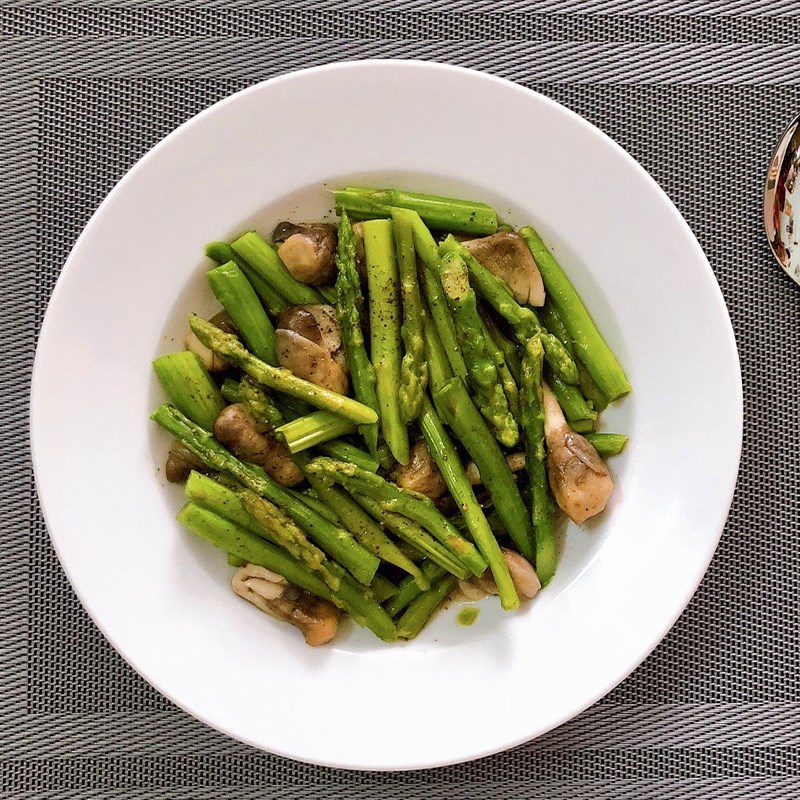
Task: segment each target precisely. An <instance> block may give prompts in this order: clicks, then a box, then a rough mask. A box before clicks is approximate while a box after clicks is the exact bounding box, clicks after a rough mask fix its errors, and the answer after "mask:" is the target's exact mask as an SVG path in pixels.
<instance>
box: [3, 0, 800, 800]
mask: <svg viewBox="0 0 800 800" xmlns="http://www.w3.org/2000/svg"><path fill="white" fill-rule="evenodd" d="M798 16H800V4H798V3H797V2H771V3H766V2H747V1H746V0H739V2H727V3H723V2H704V3H700V2H686V3H682V2H675V1H673V0H663V2H655V1H653V2H639V3H631V2H624V1H623V0H616V1H615V0H588V1H587V2H577V0H561V2H555V1H554V2H531V1H526V2H522V0H506V1H495V2H480V3H478V2H473V1H472V0H434V2H431V3H425V2H420V1H419V0H395V2H389V3H386V2H377V1H376V2H367V3H343V2H339V0H336V1H335V2H332V3H330V2H329V3H314V2H312V3H307V2H306V3H304V2H300V0H281V1H279V2H272V3H254V2H237V3H235V4H234V3H224V2H215V1H214V2H205V3H196V2H186V1H183V0H172V1H171V2H166V1H165V2H153V1H152V0H147V1H146V2H119V1H118V2H114V1H113V0H112V1H108V0H107V1H106V2H70V3H65V2H59V3H56V2H41V1H39V2H14V3H10V2H5V1H4V2H0V30H1V31H2V33H3V37H4V42H3V49H2V60H1V61H0V76H2V86H3V89H2V92H0V108H1V109H2V113H0V134H2V135H0V143H1V144H0V159H1V160H2V161H1V163H0V166H1V167H2V168H0V187H2V188H1V189H0V207H2V219H3V222H4V224H3V225H2V228H0V238H2V240H3V243H4V252H5V253H6V257H5V259H4V260H3V262H2V264H0V273H1V274H2V280H1V282H0V287H2V291H0V305H1V306H2V314H0V319H2V320H3V324H4V325H5V332H6V336H5V337H4V340H3V341H4V345H5V347H6V348H8V349H10V350H11V355H12V356H13V358H10V359H9V360H8V362H6V366H5V368H4V369H3V371H2V374H0V384H2V392H1V393H0V395H1V396H2V398H3V399H2V402H3V404H4V413H3V415H2V417H1V418H0V426H2V433H3V436H2V441H3V453H4V456H3V470H2V473H3V477H2V480H3V491H2V494H1V495H0V496H1V497H2V504H3V516H2V519H3V521H4V522H3V531H2V536H0V550H2V556H3V557H2V564H3V569H2V572H0V589H1V590H2V595H1V596H2V601H1V602H0V711H1V712H2V713H0V792H2V793H3V796H7V797H13V798H45V797H53V798H55V797H82V798H83V797H104V798H110V797H130V798H151V797H152V798H156V797H166V796H168V797H170V798H183V797H186V798H189V797H191V798H227V797H231V798H233V797H235V798H238V799H239V800H243V799H244V798H250V797H252V798H256V797H258V798H263V797H265V796H281V797H287V798H293V797H297V798H305V797H309V796H314V797H333V796H336V797H341V796H346V797H352V798H359V797H379V796H380V797H386V798H391V797H401V796H406V797H407V796H412V797H415V796H420V797H422V796H424V797H426V798H429V797H448V798H451V800H457V798H462V797H464V798H467V797H469V798H474V797H475V796H476V794H478V795H481V796H487V797H492V798H495V797H496V798H503V800H506V799H507V798H516V797H520V798H522V797H524V798H538V797H541V798H548V799H549V800H557V799H558V798H615V799H617V798H637V799H640V800H641V799H643V798H659V800H669V799H670V798H681V800H684V799H685V798H694V797H698V798H700V797H702V798H715V799H716V798H740V797H744V796H748V797H759V798H788V797H796V796H798V795H800V758H799V757H798V756H799V750H798V746H799V745H800V669H799V668H798V665H800V633H798V631H800V625H799V624H798V623H800V613H798V612H800V580H799V579H798V574H800V556H799V555H798V547H797V544H796V533H797V530H798V527H800V502H798V497H799V496H800V491H799V490H800V450H799V449H798V433H800V371H798V363H799V360H800V337H797V336H796V335H794V336H793V335H790V333H789V332H790V331H796V330H798V314H799V313H800V290H799V289H798V288H797V287H795V286H794V285H793V284H792V283H791V282H790V281H789V280H788V279H787V278H786V276H785V275H783V274H782V273H781V272H780V271H779V270H778V268H777V267H776V266H775V265H774V264H773V262H772V260H771V256H770V254H769V252H768V249H767V246H766V242H765V240H764V237H763V234H762V227H761V210H760V209H761V192H762V184H763V174H764V169H765V166H766V164H767V161H768V159H769V156H770V153H771V148H772V146H773V144H774V142H775V141H776V139H777V137H778V136H779V134H780V132H781V130H782V128H783V127H784V126H785V124H786V123H787V122H788V120H789V119H791V118H792V117H793V116H794V115H795V114H796V113H797V112H798V111H800V68H798V62H797V57H796V49H795V48H793V47H791V46H790V45H789V44H788V43H789V42H791V41H792V38H791V37H792V35H793V34H795V32H796V26H797V22H798ZM365 57H407V58H419V59H429V60H439V61H445V62H449V63H455V64H461V65H464V66H469V67H474V68H478V69H483V70H486V71H488V72H491V73H494V74H496V75H500V76H502V77H506V78H510V79H512V80H515V81H517V82H519V83H520V84H522V85H525V86H529V87H531V88H534V89H537V90H539V91H541V92H543V93H544V94H546V95H549V96H550V97H553V98H555V99H556V100H558V101H560V102H562V103H564V104H565V105H567V106H568V107H570V108H572V109H574V110H575V111H577V112H579V113H580V114H583V115H584V116H585V117H587V118H588V119H589V120H590V121H591V122H593V123H595V124H596V125H598V126H599V127H601V128H602V129H603V130H604V131H606V132H607V133H608V134H609V135H611V136H612V137H613V138H614V139H616V140H617V141H618V142H619V143H620V144H622V145H623V146H624V147H625V148H626V149H627V150H628V151H629V152H630V153H632V154H633V156H635V157H636V158H637V159H638V160H639V161H640V162H641V163H642V164H643V165H644V166H645V167H646V168H647V169H648V170H649V171H650V172H651V174H652V175H653V176H654V177H655V178H656V180H658V181H659V183H660V184H661V185H662V186H663V187H664V188H665V190H666V191H667V193H668V194H669V195H670V197H671V198H672V199H673V200H674V201H675V203H676V204H677V206H678V207H679V209H680V210H681V212H682V213H683V214H684V215H685V217H686V218H687V220H688V221H689V223H690V225H691V226H692V228H693V230H694V231H695V233H696V234H697V236H698V238H699V240H700V243H701V244H702V246H703V248H704V249H705V251H706V253H707V254H708V257H709V260H710V262H711V265H712V267H713V269H714V272H715V274H716V276H717V280H718V281H719V283H720V285H721V287H722V291H723V293H724V295H725V299H726V301H727V304H728V308H729V309H730V312H731V317H732V319H733V324H734V328H735V331H736V337H737V341H738V344H739V351H740V354H741V359H742V371H743V375H744V391H745V433H744V455H743V460H742V467H741V474H740V478H739V486H738V489H737V492H736V497H735V500H734V504H733V510H732V512H731V516H730V519H729V521H728V525H727V527H726V529H725V533H724V535H723V537H722V542H721V544H720V547H719V550H718V552H717V555H716V557H715V558H714V561H713V563H712V565H711V568H710V570H709V572H708V575H707V576H706V579H705V580H704V582H703V584H702V585H701V587H700V589H699V590H698V592H697V594H696V596H695V598H694V599H693V600H692V603H691V604H690V606H689V608H688V609H687V611H686V612H685V613H684V614H683V616H682V617H681V618H680V620H679V621H678V623H677V624H676V625H675V627H674V629H673V630H672V631H671V632H670V634H669V635H668V636H667V638H666V639H665V640H664V642H663V643H662V644H661V645H660V647H658V648H657V650H656V651H655V652H654V653H653V654H652V655H651V656H650V658H649V659H648V660H647V661H646V662H645V663H644V664H643V665H642V666H641V667H640V668H639V669H638V670H637V671H636V672H635V673H634V674H633V675H631V677H630V678H628V680H626V681H625V682H624V683H623V684H622V685H621V686H619V687H618V688H617V689H615V690H614V691H613V692H612V693H611V694H610V695H609V696H608V697H606V698H605V699H604V700H602V701H601V702H600V703H598V704H597V705H596V706H595V707H594V708H592V709H590V710H588V711H587V712H585V713H584V714H582V715H581V716H580V717H578V718H577V719H575V720H573V721H572V722H570V723H568V724H566V725H564V726H563V727H562V728H560V729H558V730H556V731H553V732H552V733H550V734H548V735H547V736H545V737H543V738H541V739H539V740H537V741H535V742H532V743H530V744H528V745H525V746H522V747H519V748H517V749H515V750H512V751H509V752H507V753H504V754H501V755H498V756H494V757H491V758H486V759H482V760H479V761H476V762H472V763H470V764H466V765H460V766H455V767H449V768H445V769H441V770H433V771H426V772H417V773H406V774H395V775H389V774H359V773H351V772H342V771H336V770H329V769H324V768H318V767H311V766H307V765H302V764H298V763H294V762H291V761H287V760H285V759H281V758H277V757H273V756H269V755H265V754H263V753H260V752H258V751H255V750H253V749H251V748H248V747H246V746H245V745H241V744H239V743H237V742H234V741H232V740H229V739H226V738H225V737H223V736H222V735H221V734H218V733H217V732H215V731H213V730H211V729H209V728H206V727H205V726H203V725H202V724H200V723H199V722H197V721H195V720H194V719H192V718H191V717H189V716H187V715H186V714H184V713H183V712H181V711H179V710H178V709H176V708H175V707H173V706H172V705H170V704H169V703H168V702H167V701H166V700H164V699H163V698H162V697H160V696H159V695H158V694H157V693H156V692H155V691H154V690H153V689H152V688H151V687H150V686H149V685H148V684H146V683H145V682H144V681H143V680H142V679H141V678H139V677H138V676H137V675H136V674H134V673H133V672H132V671H131V670H130V668H129V667H128V666H127V665H126V664H125V663H124V662H123V661H122V659H121V658H120V657H119V656H118V655H117V654H116V653H115V652H114V651H113V650H112V649H111V647H110V646H109V645H108V644H107V643H106V642H105V640H104V639H103V638H102V636H101V635H100V633H99V632H98V631H97V630H96V629H95V628H94V626H93V624H92V623H91V621H90V620H89V618H88V617H87V615H86V614H85V612H84V611H83V610H82V608H81V607H80V605H79V603H78V601H77V599H76V598H75V595H74V594H73V592H72V590H71V589H70V587H69V585H68V583H67V581H66V579H65V578H64V575H63V573H62V571H61V569H60V567H59V565H58V561H57V559H56V557H55V555H54V553H53V550H52V548H51V547H50V544H49V541H48V538H47V534H46V531H45V528H44V524H43V522H42V518H41V515H40V513H39V510H38V507H37V503H36V497H35V492H34V489H33V484H32V477H31V470H30V463H29V454H28V439H27V437H28V434H27V414H28V410H27V402H26V397H27V390H28V382H29V374H30V368H31V364H32V358H33V352H34V346H35V341H36V335H37V331H38V328H39V325H40V324H41V320H42V316H43V314H44V310H45V307H46V303H47V299H48V297H49V295H50V291H51V289H52V286H53V283H54V281H55V278H56V277H57V275H58V272H59V270H60V268H61V265H62V264H63V262H64V259H65V257H66V255H67V253H68V252H69V249H70V247H71V246H72V243H73V242H74V240H75V238H76V237H77V235H78V233H79V232H80V230H81V228H82V227H83V225H84V224H85V223H86V221H87V220H88V218H89V216H90V215H91V213H92V211H93V210H94V209H95V208H96V206H97V205H98V204H99V202H100V201H101V199H102V198H103V197H104V196H105V194H106V193H107V192H108V191H109V190H110V189H111V187H112V186H113V185H114V183H115V182H116V181H117V180H118V179H119V178H120V177H121V176H122V175H123V173H124V172H125V171H126V170H127V169H128V168H129V167H130V166H131V165H132V164H133V163H134V162H135V161H136V160H137V159H138V158H139V157H140V156H141V155H142V154H143V153H145V152H146V151H147V150H148V149H149V148H150V147H151V146H152V145H153V144H154V143H155V142H157V141H158V140H159V139H160V138H161V137H163V136H164V135H165V134H166V133H168V132H169V131H170V130H172V129H173V128H174V127H175V126H176V125H177V124H179V123H180V122H182V121H183V120H185V119H187V118H188V117H190V116H191V115H193V114H195V113H196V112H198V111H199V110H201V109H202V108H204V107H205V106H207V105H208V104H210V103H212V102H214V101H215V100H218V99H219V98H221V97H224V96H225V95H227V94H229V93H231V92H233V91H236V90H238V89H241V88H243V87H244V86H247V85H248V84H251V83H253V82H255V81H259V80H263V79H265V78H269V77H272V76H274V75H277V74H280V73H283V72H286V71H288V70H292V69H296V68H300V67H307V66H311V65H315V64H321V63H326V62H329V61H336V60H344V59H351V58H365ZM679 324H680V318H679V314H676V325H679ZM687 390H688V391H691V387H675V391H687ZM709 400H710V401H711V402H713V398H709ZM676 424H677V425H679V421H676ZM713 446H714V443H713V442H687V443H686V447H687V458H690V457H691V449H692V448H693V447H713Z"/></svg>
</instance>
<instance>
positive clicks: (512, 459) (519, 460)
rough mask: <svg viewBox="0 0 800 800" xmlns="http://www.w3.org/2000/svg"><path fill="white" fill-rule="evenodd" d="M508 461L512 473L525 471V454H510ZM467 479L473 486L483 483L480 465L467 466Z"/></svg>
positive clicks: (472, 462)
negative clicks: (479, 469)
mask: <svg viewBox="0 0 800 800" xmlns="http://www.w3.org/2000/svg"><path fill="white" fill-rule="evenodd" d="M506 461H507V462H508V466H509V468H510V469H511V471H512V472H519V471H520V470H522V469H525V453H509V454H508V455H507V456H506ZM466 472H467V477H468V478H469V482H470V483H471V484H472V485H473V486H478V485H480V484H481V483H483V479H482V478H481V473H480V472H479V471H478V465H477V464H476V463H475V462H474V461H470V462H469V463H468V464H467V466H466Z"/></svg>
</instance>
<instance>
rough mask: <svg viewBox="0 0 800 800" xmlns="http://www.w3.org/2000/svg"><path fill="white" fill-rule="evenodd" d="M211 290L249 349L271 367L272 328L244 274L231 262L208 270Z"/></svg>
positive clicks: (274, 354)
mask: <svg viewBox="0 0 800 800" xmlns="http://www.w3.org/2000/svg"><path fill="white" fill-rule="evenodd" d="M208 282H209V283H210V284H211V291H213V292H214V296H215V297H216V298H217V300H219V302H220V303H221V304H222V307H223V308H224V309H225V310H226V311H227V312H228V313H229V314H230V315H231V319H232V320H233V322H234V324H235V325H236V328H237V330H238V331H239V333H240V334H241V335H242V339H244V342H245V344H246V345H247V348H248V350H250V352H251V353H253V354H254V355H255V356H257V357H258V358H260V359H261V360H262V361H266V362H267V363H268V364H272V366H277V364H278V353H277V352H276V350H275V329H274V328H273V327H272V323H271V322H270V321H269V317H268V316H267V312H266V311H264V307H263V306H262V305H261V301H260V300H259V299H258V295H257V294H256V293H255V290H254V289H253V287H252V286H251V285H250V281H248V280H247V276H246V275H245V274H244V272H242V270H240V269H239V267H237V266H236V264H235V263H234V262H233V261H228V262H227V263H225V264H223V265H222V266H219V267H214V269H212V270H210V271H209V272H208Z"/></svg>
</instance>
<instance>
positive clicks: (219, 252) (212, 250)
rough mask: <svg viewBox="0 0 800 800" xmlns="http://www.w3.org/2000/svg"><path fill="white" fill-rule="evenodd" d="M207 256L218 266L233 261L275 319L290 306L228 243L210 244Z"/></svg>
mask: <svg viewBox="0 0 800 800" xmlns="http://www.w3.org/2000/svg"><path fill="white" fill-rule="evenodd" d="M206 255H207V256H208V257H209V258H210V259H211V260H212V261H216V262H217V264H220V265H222V264H227V263H228V262H229V261H233V262H234V263H235V264H237V265H238V267H239V269H240V270H241V271H242V272H244V274H245V275H246V276H247V280H249V281H250V284H251V286H252V287H253V289H255V291H256V294H257V295H258V296H259V297H260V298H261V302H262V303H264V306H265V308H266V309H267V311H269V313H270V314H271V315H272V316H273V317H277V316H278V314H280V313H281V311H283V309H284V308H286V307H287V306H288V303H287V302H286V301H285V300H284V299H283V298H282V297H281V296H280V295H279V294H278V293H277V292H276V291H275V290H274V289H273V288H272V286H270V285H269V283H268V282H267V281H265V280H264V278H262V277H261V275H259V274H258V273H257V272H256V271H255V270H254V269H253V268H252V267H251V266H250V265H249V264H248V263H247V262H246V261H245V260H244V259H243V258H242V257H241V256H240V255H239V254H238V253H237V252H236V251H235V250H234V249H233V248H232V247H231V246H230V245H229V244H228V243H227V242H209V243H208V244H207V245H206Z"/></svg>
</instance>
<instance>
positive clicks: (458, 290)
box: [439, 253, 519, 447]
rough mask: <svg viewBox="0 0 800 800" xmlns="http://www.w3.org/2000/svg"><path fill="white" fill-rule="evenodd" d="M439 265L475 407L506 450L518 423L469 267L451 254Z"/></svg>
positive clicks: (510, 443)
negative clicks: (500, 373) (469, 274)
mask: <svg viewBox="0 0 800 800" xmlns="http://www.w3.org/2000/svg"><path fill="white" fill-rule="evenodd" d="M439 264H440V272H439V278H440V280H441V283H442V289H444V293H445V296H446V297H447V304H448V306H449V307H450V311H451V312H452V315H453V322H454V323H455V328H456V337H457V339H458V344H459V346H460V348H461V354H462V355H463V357H464V363H465V364H466V365H467V378H468V381H469V385H470V388H471V389H472V394H473V397H474V398H475V404H476V405H477V407H478V409H479V410H480V412H481V414H482V415H483V417H484V419H485V420H486V422H487V423H488V424H489V427H490V428H491V429H492V432H493V433H494V435H495V437H496V438H497V441H499V442H500V444H502V445H504V446H505V447H513V446H514V445H515V444H516V443H517V441H518V439H519V429H518V427H517V421H516V420H515V419H514V415H513V414H512V413H511V409H510V408H509V406H508V400H507V398H506V394H505V391H504V390H503V386H502V384H501V383H500V381H499V380H498V377H499V376H498V372H497V366H496V364H495V360H494V358H493V355H492V350H493V348H492V347H491V346H490V344H489V340H488V339H487V337H486V336H485V335H484V329H483V325H482V324H481V319H480V317H479V316H478V305H477V301H476V299H475V292H474V291H473V290H472V288H471V287H470V285H469V277H468V273H467V266H466V264H465V263H464V259H463V258H461V256H460V255H458V254H457V253H448V254H447V255H446V256H445V257H444V258H443V259H441V261H440V262H439Z"/></svg>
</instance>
